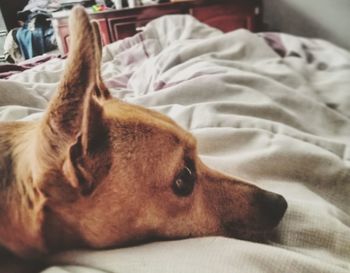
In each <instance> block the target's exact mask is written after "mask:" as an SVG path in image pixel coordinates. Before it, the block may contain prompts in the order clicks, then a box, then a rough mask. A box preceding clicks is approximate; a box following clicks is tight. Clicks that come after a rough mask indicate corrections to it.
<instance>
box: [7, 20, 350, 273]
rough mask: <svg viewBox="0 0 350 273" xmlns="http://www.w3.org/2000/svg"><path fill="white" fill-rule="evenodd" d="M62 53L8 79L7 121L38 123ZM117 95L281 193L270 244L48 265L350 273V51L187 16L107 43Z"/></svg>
mask: <svg viewBox="0 0 350 273" xmlns="http://www.w3.org/2000/svg"><path fill="white" fill-rule="evenodd" d="M63 66H64V60H61V59H53V60H50V61H48V62H46V63H44V64H41V65H38V66H35V67H34V68H32V69H29V70H26V71H23V72H21V73H18V74H15V75H12V76H10V77H9V79H7V80H1V81H0V121H9V120H32V119H39V118H40V117H41V116H42V112H43V110H44V109H45V107H46V105H47V103H48V101H49V99H50V97H51V96H52V93H53V92H54V90H55V88H56V86H57V82H58V80H59V77H60V74H61V72H62V71H63ZM102 73H103V77H104V80H105V82H106V84H107V86H108V87H109V88H110V90H111V92H112V94H113V96H115V97H117V98H119V99H122V100H125V101H128V102H130V103H136V104H139V105H143V106H146V107H150V108H153V109H155V110H158V111H160V112H162V113H165V114H166V115H168V116H170V117H171V118H173V119H174V120H175V121H176V122H178V123H179V124H180V125H181V126H183V127H184V128H186V129H188V130H189V131H191V132H192V133H193V134H194V136H195V137H196V138H197V140H198V149H199V152H200V155H201V157H202V159H203V161H205V162H206V163H207V164H208V165H209V166H212V167H214V168H217V169H219V170H221V171H224V172H226V173H229V174H232V175H235V176H239V177H242V178H244V179H245V180H248V181H251V182H252V183H254V184H256V185H258V186H260V187H262V188H264V189H267V190H270V191H274V192H277V193H280V194H282V195H283V196H284V197H285V198H286V199H287V201H288V205H289V207H288V210H287V213H286V215H285V217H284V218H283V220H282V222H281V223H280V225H279V226H278V227H277V229H276V230H275V232H274V233H273V234H272V236H271V238H270V239H269V241H268V242H267V243H266V244H260V243H254V242H247V241H241V240H237V239H232V238H223V237H206V238H193V239H186V240H178V241H169V242H154V243H150V244H146V245H141V246H134V247H128V248H122V249H111V250H104V251H90V250H74V251H67V252H63V253H60V254H57V255H54V256H52V257H50V264H51V265H50V266H49V267H48V268H46V269H45V270H43V271H42V272H44V273H63V272H71V273H79V272H84V273H99V272H118V273H120V272H123V273H124V272H125V273H126V272H152V273H154V272H162V273H165V272H191V273H193V272H231V273H232V272H266V273H273V272H293V273H294V272H317V273H321V272H322V273H323V272H324V273H325V272H329V273H338V272H339V273H345V272H350V53H349V52H347V51H345V50H343V49H341V48H338V47H336V46H335V45H333V44H331V43H328V42H326V41H322V40H315V39H305V38H300V37H295V36H291V35H287V34H276V33H262V34H259V35H257V34H252V33H250V32H248V31H247V30H237V31H234V32H230V33H225V34H224V33H222V32H220V31H219V30H217V29H214V28H210V27H208V26H206V25H204V24H201V23H200V22H198V21H196V20H195V19H194V18H193V17H191V16H188V15H173V16H166V17H162V18H159V19H156V20H154V21H152V22H150V23H149V24H148V25H147V27H146V28H145V30H144V31H143V32H141V33H139V34H137V35H135V36H133V37H131V38H127V39H125V40H122V41H118V42H116V43H113V44H110V45H108V46H106V47H105V48H104V55H103V62H102Z"/></svg>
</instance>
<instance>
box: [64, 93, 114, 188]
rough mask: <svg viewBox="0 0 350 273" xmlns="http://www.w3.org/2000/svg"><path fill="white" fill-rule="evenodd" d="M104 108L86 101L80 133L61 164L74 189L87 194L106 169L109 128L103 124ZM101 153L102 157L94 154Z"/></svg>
mask: <svg viewBox="0 0 350 273" xmlns="http://www.w3.org/2000/svg"><path fill="white" fill-rule="evenodd" d="M102 110H103V109H102V108H101V107H100V105H99V104H98V102H97V101H96V100H95V99H93V98H92V99H90V100H87V101H86V104H85V105H84V115H83V122H82V127H81V133H80V134H79V135H77V137H76V140H75V142H74V143H73V144H72V145H71V146H70V147H69V149H68V154H67V156H66V159H65V162H64V164H63V174H64V175H65V177H66V179H67V181H68V182H69V183H70V184H71V186H72V187H73V188H77V189H79V190H80V192H81V193H82V194H83V195H87V194H89V193H91V192H92V190H93V189H94V188H95V187H96V186H97V183H96V181H99V180H101V178H102V177H103V176H104V175H105V174H106V173H107V172H108V169H109V165H110V156H109V152H108V141H107V140H108V130H107V126H105V125H104V124H103V111H102ZM98 154H103V160H101V159H100V158H98V157H97V155H98Z"/></svg>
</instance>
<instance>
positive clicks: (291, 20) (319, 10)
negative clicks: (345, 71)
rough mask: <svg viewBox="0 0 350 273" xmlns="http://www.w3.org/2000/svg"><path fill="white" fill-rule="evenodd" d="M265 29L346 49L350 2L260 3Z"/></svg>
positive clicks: (285, 0) (349, 37)
mask: <svg viewBox="0 0 350 273" xmlns="http://www.w3.org/2000/svg"><path fill="white" fill-rule="evenodd" d="M263 3H264V22H265V23H266V24H267V27H268V29H269V30H274V31H282V32H287V33H291V34H295V35H300V36H306V37H317V38H323V39H326V40H329V41H331V42H333V43H335V44H337V45H339V46H341V47H344V48H346V49H348V50H350V0H263Z"/></svg>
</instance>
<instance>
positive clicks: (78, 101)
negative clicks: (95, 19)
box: [44, 6, 110, 137]
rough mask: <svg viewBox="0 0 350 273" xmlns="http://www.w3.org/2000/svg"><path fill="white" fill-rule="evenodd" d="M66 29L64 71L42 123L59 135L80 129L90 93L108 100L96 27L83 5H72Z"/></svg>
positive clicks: (72, 132)
mask: <svg viewBox="0 0 350 273" xmlns="http://www.w3.org/2000/svg"><path fill="white" fill-rule="evenodd" d="M69 30H70V47H69V54H68V58H67V61H66V66H65V70H64V73H63V77H62V80H61V81H60V83H59V86H58V91H57V92H56V95H55V96H54V97H53V99H52V100H51V102H50V104H49V107H48V111H47V114H46V116H45V118H44V122H45V123H46V124H48V125H49V127H50V129H51V130H53V131H54V132H57V133H59V134H60V135H61V136H62V135H64V136H68V137H72V136H73V137H75V136H76V135H77V133H78V132H79V131H80V127H81V123H82V114H83V113H84V111H83V105H84V102H85V100H89V99H91V97H92V96H91V93H92V94H93V95H94V96H96V97H97V98H100V99H108V98H110V94H109V92H108V90H107V88H106V87H105V85H104V84H103V82H102V77H101V74H100V65H101V63H100V62H101V40H100V39H101V38H100V35H99V31H98V26H97V25H96V23H93V24H91V23H90V21H89V17H88V15H87V14H86V12H85V9H84V8H83V7H81V6H76V7H75V8H73V10H72V12H71V16H70V20H69Z"/></svg>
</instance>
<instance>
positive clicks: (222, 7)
mask: <svg viewBox="0 0 350 273" xmlns="http://www.w3.org/2000/svg"><path fill="white" fill-rule="evenodd" d="M261 8H262V5H261V0H231V1H230V0H226V1H214V0H213V1H186V2H169V3H162V4H156V5H150V6H140V7H136V8H132V9H131V8H125V9H122V10H108V11H104V12H98V13H92V12H89V14H90V18H91V19H92V20H96V21H97V22H98V23H99V26H100V31H101V36H102V40H103V43H104V44H109V43H111V42H114V41H117V40H119V39H123V38H126V37H129V36H132V35H134V34H135V33H137V32H138V31H141V30H142V28H143V27H144V26H145V25H146V24H147V23H148V22H149V21H151V20H153V19H155V18H157V17H160V16H162V15H167V14H191V15H193V16H194V17H195V18H197V19H198V20H200V21H202V22H204V23H207V24H208V25H210V26H213V27H216V28H218V29H221V30H222V31H224V32H228V31H231V30H235V29H238V28H247V29H249V30H251V31H259V30H260V29H261V25H262V20H261V18H262V14H261ZM68 13H69V12H68V11H64V12H57V13H54V14H53V19H52V22H53V26H54V29H55V31H56V34H57V38H58V45H59V48H60V50H61V52H62V53H67V52H68V45H69V31H68Z"/></svg>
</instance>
